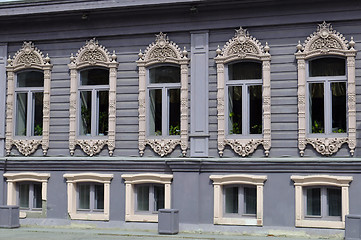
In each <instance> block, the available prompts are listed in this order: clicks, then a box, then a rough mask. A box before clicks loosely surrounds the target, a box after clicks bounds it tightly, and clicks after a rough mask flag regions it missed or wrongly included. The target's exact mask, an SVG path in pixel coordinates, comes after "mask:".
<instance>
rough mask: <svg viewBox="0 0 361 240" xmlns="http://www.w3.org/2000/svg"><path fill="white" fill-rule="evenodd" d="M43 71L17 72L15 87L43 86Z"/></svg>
mask: <svg viewBox="0 0 361 240" xmlns="http://www.w3.org/2000/svg"><path fill="white" fill-rule="evenodd" d="M43 86H44V73H43V72H40V71H25V72H19V73H18V74H17V87H43Z"/></svg>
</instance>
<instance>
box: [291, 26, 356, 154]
mask: <svg viewBox="0 0 361 240" xmlns="http://www.w3.org/2000/svg"><path fill="white" fill-rule="evenodd" d="M354 46H355V42H354V41H353V38H352V37H351V41H350V42H348V41H347V40H346V39H345V37H344V36H343V35H342V34H340V33H339V32H336V31H335V30H333V29H332V26H331V24H329V23H326V22H323V23H322V24H319V25H318V27H317V32H314V33H312V34H311V35H310V36H309V37H308V38H307V39H306V40H305V42H304V43H303V44H302V45H301V43H300V42H299V43H298V45H297V53H295V56H296V59H297V67H298V148H299V150H300V155H301V156H303V155H304V150H305V148H306V145H307V144H310V145H312V146H313V147H314V148H315V149H316V151H317V152H319V153H320V154H322V155H325V156H330V155H332V154H334V153H336V152H337V151H338V150H339V149H340V148H341V146H342V145H343V144H344V143H347V144H348V147H349V150H350V154H351V156H353V154H354V151H355V147H356V86H355V57H356V53H357V51H356V50H355V49H354ZM330 55H334V56H342V57H344V58H345V59H346V60H347V108H348V112H347V122H348V130H347V137H337V136H335V137H333V136H332V137H327V136H325V137H319V138H312V137H309V136H308V134H307V127H306V122H307V119H306V111H307V110H306V108H307V106H306V102H307V101H306V97H307V93H306V89H307V87H306V84H307V81H306V78H307V76H306V75H307V73H306V61H307V60H309V59H311V58H314V57H320V56H330Z"/></svg>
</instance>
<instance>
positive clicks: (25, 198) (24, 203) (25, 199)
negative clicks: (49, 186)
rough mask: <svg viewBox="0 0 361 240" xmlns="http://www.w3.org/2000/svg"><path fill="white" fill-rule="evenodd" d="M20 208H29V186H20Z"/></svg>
mask: <svg viewBox="0 0 361 240" xmlns="http://www.w3.org/2000/svg"><path fill="white" fill-rule="evenodd" d="M19 199H20V204H19V205H20V208H29V202H30V201H29V184H19Z"/></svg>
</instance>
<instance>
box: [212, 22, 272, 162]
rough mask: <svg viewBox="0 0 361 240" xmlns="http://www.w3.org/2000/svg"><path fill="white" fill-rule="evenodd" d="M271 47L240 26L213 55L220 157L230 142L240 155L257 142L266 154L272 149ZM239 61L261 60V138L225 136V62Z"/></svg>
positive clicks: (250, 149)
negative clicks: (215, 74) (215, 67)
mask: <svg viewBox="0 0 361 240" xmlns="http://www.w3.org/2000/svg"><path fill="white" fill-rule="evenodd" d="M269 50H270V47H269V46H268V43H267V42H266V45H265V46H264V47H263V46H262V44H261V43H260V42H259V41H258V40H257V39H256V38H254V37H252V36H250V35H249V33H248V31H247V29H243V28H242V27H240V28H239V29H238V30H236V33H235V35H234V37H233V38H232V39H230V40H229V41H228V42H227V43H226V44H225V45H224V47H223V49H220V47H219V46H218V48H217V50H216V54H217V56H216V57H215V58H214V59H215V62H216V64H217V88H218V91H217V111H218V113H217V118H218V153H219V155H220V156H223V152H224V148H225V146H226V145H229V146H230V147H231V148H232V149H233V151H234V152H235V153H237V154H238V155H240V156H242V157H246V156H248V155H250V154H252V153H253V152H254V151H255V150H256V149H257V147H258V146H259V145H263V148H264V150H265V155H266V156H268V155H269V151H270V148H271V101H270V99H271V89H270V87H271V75H270V61H271V55H270V53H269ZM239 60H257V61H261V62H262V78H263V79H262V81H263V84H262V88H263V93H262V98H263V105H262V108H263V136H262V137H261V138H251V135H249V136H248V137H246V138H241V139H234V138H230V137H229V136H227V135H226V130H225V129H226V121H227V116H226V111H225V81H226V78H225V74H228V73H225V72H224V71H225V64H227V63H230V62H232V61H239Z"/></svg>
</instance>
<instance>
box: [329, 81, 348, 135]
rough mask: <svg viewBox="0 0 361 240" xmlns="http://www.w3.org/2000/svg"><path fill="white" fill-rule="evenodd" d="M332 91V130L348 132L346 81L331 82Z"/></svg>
mask: <svg viewBox="0 0 361 240" xmlns="http://www.w3.org/2000/svg"><path fill="white" fill-rule="evenodd" d="M331 91H332V132H334V133H345V132H346V83H345V82H335V83H331Z"/></svg>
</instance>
